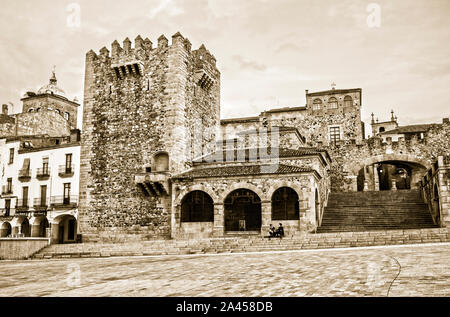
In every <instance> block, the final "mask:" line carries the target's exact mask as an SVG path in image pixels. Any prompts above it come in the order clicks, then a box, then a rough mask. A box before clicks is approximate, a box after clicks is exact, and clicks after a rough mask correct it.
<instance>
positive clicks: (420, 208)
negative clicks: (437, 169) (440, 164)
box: [317, 190, 437, 233]
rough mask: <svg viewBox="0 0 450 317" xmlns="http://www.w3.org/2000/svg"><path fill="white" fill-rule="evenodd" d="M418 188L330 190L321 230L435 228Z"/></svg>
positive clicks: (355, 230) (322, 231) (350, 230)
mask: <svg viewBox="0 0 450 317" xmlns="http://www.w3.org/2000/svg"><path fill="white" fill-rule="evenodd" d="M436 227H437V226H436V225H435V224H434V223H433V219H432V218H431V215H430V213H429V211H428V208H427V205H426V204H424V203H423V201H422V199H421V197H420V195H419V192H418V191H416V190H398V191H376V192H346V193H331V194H330V196H329V200H328V206H327V207H326V208H325V211H324V215H323V218H322V223H321V226H320V227H319V228H318V230H317V232H318V233H326V232H359V231H373V230H389V229H391V230H395V229H424V228H436Z"/></svg>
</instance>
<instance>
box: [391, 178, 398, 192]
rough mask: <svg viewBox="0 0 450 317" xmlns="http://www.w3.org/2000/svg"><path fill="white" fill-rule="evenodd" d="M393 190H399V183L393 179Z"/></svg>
mask: <svg viewBox="0 0 450 317" xmlns="http://www.w3.org/2000/svg"><path fill="white" fill-rule="evenodd" d="M391 190H397V183H396V182H395V180H392V188H391Z"/></svg>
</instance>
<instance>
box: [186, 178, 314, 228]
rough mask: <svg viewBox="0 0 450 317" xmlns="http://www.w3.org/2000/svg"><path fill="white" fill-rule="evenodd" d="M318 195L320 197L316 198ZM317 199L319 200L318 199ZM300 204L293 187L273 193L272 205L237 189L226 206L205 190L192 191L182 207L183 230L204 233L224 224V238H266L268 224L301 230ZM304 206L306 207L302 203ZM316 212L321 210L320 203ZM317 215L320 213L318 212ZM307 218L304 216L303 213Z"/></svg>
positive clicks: (248, 192) (225, 202) (225, 201)
mask: <svg viewBox="0 0 450 317" xmlns="http://www.w3.org/2000/svg"><path fill="white" fill-rule="evenodd" d="M316 195H317V194H316ZM316 197H317V196H316ZM300 206H301V200H300V198H299V195H298V194H297V192H296V191H295V190H294V189H292V188H290V187H280V188H278V189H276V190H274V192H273V194H272V196H271V200H270V201H267V202H265V201H263V200H262V199H261V197H260V196H259V195H258V194H257V193H256V192H255V191H253V190H250V189H247V188H238V189H235V190H232V191H231V192H230V193H228V194H227V195H226V197H225V199H224V200H223V203H214V200H213V198H212V197H211V195H209V194H208V193H206V192H204V191H202V190H193V191H191V192H188V193H187V194H185V195H184V197H183V198H182V200H181V204H180V216H179V219H180V226H195V223H199V225H198V226H196V227H195V228H197V229H198V230H205V228H207V226H208V223H210V224H211V230H212V225H213V224H214V223H216V224H217V222H219V223H223V231H222V234H227V233H238V232H241V233H255V234H258V233H261V234H267V232H266V228H267V227H268V226H269V223H268V222H270V223H271V222H272V221H273V222H274V224H275V225H278V224H279V223H282V224H283V226H285V228H286V227H287V228H288V231H289V228H290V229H294V228H293V227H296V228H295V229H294V230H298V229H299V223H300V222H301V221H302V217H301V214H302V213H301V212H300V211H301V209H300ZM302 206H305V204H304V203H303V205H302ZM315 206H316V208H319V209H320V206H319V204H318V203H316V205H315ZM315 213H318V211H317V212H316V211H315ZM303 215H304V213H303Z"/></svg>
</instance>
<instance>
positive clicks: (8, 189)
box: [2, 185, 13, 195]
mask: <svg viewBox="0 0 450 317" xmlns="http://www.w3.org/2000/svg"><path fill="white" fill-rule="evenodd" d="M12 193H13V189H12V186H9V187H8V185H3V186H2V195H10V194H12Z"/></svg>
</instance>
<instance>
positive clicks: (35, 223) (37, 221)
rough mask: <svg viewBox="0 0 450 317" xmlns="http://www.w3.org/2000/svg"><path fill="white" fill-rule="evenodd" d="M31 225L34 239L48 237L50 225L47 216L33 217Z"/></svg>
mask: <svg viewBox="0 0 450 317" xmlns="http://www.w3.org/2000/svg"><path fill="white" fill-rule="evenodd" d="M30 223H31V236H32V237H36V238H37V237H40V238H45V237H47V229H48V228H49V227H50V224H49V222H48V220H47V217H45V216H38V217H33V218H32V219H31V221H30Z"/></svg>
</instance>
